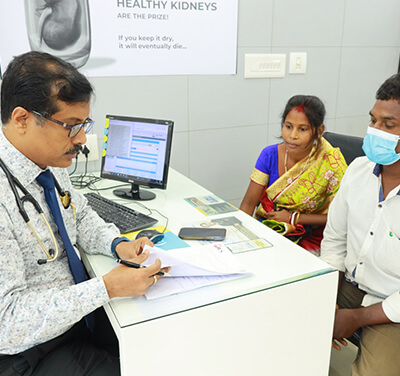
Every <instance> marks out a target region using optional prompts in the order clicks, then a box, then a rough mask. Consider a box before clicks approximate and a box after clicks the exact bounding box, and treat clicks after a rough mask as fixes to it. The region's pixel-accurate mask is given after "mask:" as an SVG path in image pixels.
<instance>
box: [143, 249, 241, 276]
mask: <svg viewBox="0 0 400 376" xmlns="http://www.w3.org/2000/svg"><path fill="white" fill-rule="evenodd" d="M145 249H149V250H150V255H149V257H148V259H147V260H146V261H145V262H144V263H143V265H145V266H147V265H151V264H154V262H155V260H156V259H157V258H159V259H160V260H161V265H162V267H166V266H171V271H170V272H169V273H168V274H170V275H171V276H173V277H188V276H189V277H193V276H207V275H228V274H243V273H248V271H247V270H246V269H245V268H244V267H243V266H242V265H241V264H240V263H239V261H238V260H237V259H236V257H235V256H234V255H232V253H231V251H230V250H229V249H228V248H227V247H226V246H225V245H224V244H219V243H218V244H209V245H201V246H198V247H188V248H177V249H172V250H170V251H168V252H165V251H163V250H160V249H159V248H157V247H153V248H152V247H149V246H146V247H145Z"/></svg>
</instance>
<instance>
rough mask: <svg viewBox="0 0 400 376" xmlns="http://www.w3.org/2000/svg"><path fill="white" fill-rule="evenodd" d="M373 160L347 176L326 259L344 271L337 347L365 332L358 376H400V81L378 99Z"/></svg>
mask: <svg viewBox="0 0 400 376" xmlns="http://www.w3.org/2000/svg"><path fill="white" fill-rule="evenodd" d="M376 99H377V101H376V103H375V105H374V106H373V108H372V109H371V111H370V116H371V120H370V124H369V126H368V130H367V135H366V136H365V138H364V143H363V150H364V152H365V154H366V157H360V158H357V159H356V160H355V161H354V162H353V163H352V164H351V165H350V166H349V168H348V169H347V172H346V174H345V176H344V178H343V180H342V182H341V187H340V190H339V192H338V194H337V195H336V197H335V199H334V200H333V202H332V204H331V206H330V208H329V213H328V222H327V226H326V228H325V232H324V239H323V241H322V244H321V258H322V259H323V260H324V261H326V262H328V263H329V264H331V265H332V266H334V267H335V268H337V269H339V271H340V281H339V292H338V309H337V311H336V317H335V324H334V332H333V345H332V346H333V347H334V348H336V349H338V350H340V345H339V344H343V345H345V344H347V342H346V340H345V338H348V337H350V336H351V335H352V334H353V333H354V332H355V331H356V330H358V329H359V328H362V331H361V340H360V346H359V349H358V354H357V358H356V360H355V362H354V364H353V373H352V375H353V376H355V375H362V376H370V375H385V376H391V375H400V356H399V353H400V220H399V219H400V143H399V138H400V137H399V136H400V74H396V75H393V76H392V77H390V78H388V79H387V80H386V81H385V82H384V83H383V84H382V86H381V87H380V88H379V89H378V91H377V93H376Z"/></svg>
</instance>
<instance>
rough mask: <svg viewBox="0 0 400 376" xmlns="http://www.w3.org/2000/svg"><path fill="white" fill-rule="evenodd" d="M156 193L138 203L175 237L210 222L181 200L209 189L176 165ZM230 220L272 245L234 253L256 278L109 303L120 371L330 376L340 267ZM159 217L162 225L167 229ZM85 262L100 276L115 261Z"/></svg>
mask: <svg viewBox="0 0 400 376" xmlns="http://www.w3.org/2000/svg"><path fill="white" fill-rule="evenodd" d="M110 183H111V182H109V181H108V182H102V183H101V184H100V185H98V187H101V186H106V185H107V184H108V185H110ZM106 192H108V193H107V194H104V195H105V196H107V197H109V198H115V197H113V195H112V192H111V191H106ZM154 192H155V193H156V194H157V197H156V199H155V200H152V201H147V202H144V204H145V205H147V206H148V207H150V208H155V209H157V210H159V211H160V212H161V213H163V214H164V215H167V216H168V217H169V224H168V228H169V229H170V230H171V231H173V232H174V233H175V234H177V233H178V231H179V229H180V227H182V226H183V225H185V223H187V222H188V221H189V222H190V221H195V220H202V219H205V218H207V217H205V216H204V215H203V214H202V213H201V212H199V211H198V210H196V209H195V208H194V207H192V206H191V205H190V204H189V203H187V202H186V201H184V198H187V197H192V196H204V195H206V194H210V192H209V191H207V190H206V189H204V188H203V187H201V186H199V185H198V184H196V183H194V182H193V181H191V180H190V179H188V178H186V177H184V176H183V175H181V174H179V173H178V172H176V171H174V170H172V169H171V171H170V176H169V183H168V189H167V190H165V191H163V190H154ZM119 202H120V201H119ZM128 206H130V207H133V208H135V209H138V208H139V207H138V206H136V205H135V204H129V205H128ZM138 210H139V209H138ZM233 214H235V216H237V217H238V218H239V219H240V220H242V221H243V223H244V224H245V225H246V226H247V227H248V228H249V229H251V230H252V231H254V232H255V233H257V234H261V235H263V237H264V238H266V239H268V240H269V241H270V242H271V243H272V244H273V247H270V248H264V249H258V250H254V251H248V252H243V253H239V254H236V257H237V258H238V259H239V260H240V261H241V263H243V264H244V265H245V266H246V267H247V268H248V269H249V270H251V271H252V272H253V273H254V275H252V276H250V277H246V278H243V279H238V280H234V281H230V282H225V283H221V284H217V285H213V286H209V287H203V288H200V289H197V290H193V291H189V292H186V293H182V294H177V295H172V296H169V297H166V298H161V299H156V300H152V301H147V300H146V299H145V298H144V297H140V298H124V299H114V300H113V301H111V302H110V303H109V304H107V305H106V307H105V309H106V312H107V315H108V317H109V319H110V321H111V323H112V325H113V328H114V330H115V332H116V335H117V337H118V339H119V343H120V353H121V369H122V374H123V375H137V376H146V375H152V376H154V375H157V374H159V375H179V376H180V375H191V376H195V375H199V376H200V375H201V376H205V375H207V376H214V375H219V376H220V375H221V376H225V375H240V376H243V375H251V376H256V375H271V376H272V375H273V376H278V375H279V376H286V375H287V376H293V375H296V376H302V375H304V376H324V375H328V369H329V358H330V349H331V338H332V328H333V320H334V311H335V302H336V290H337V278H338V273H337V271H334V270H332V269H331V268H330V267H329V266H328V265H327V264H325V263H324V262H322V261H321V260H319V259H318V258H317V257H315V256H313V255H311V254H309V253H308V252H306V251H304V250H303V249H301V248H300V247H298V246H297V245H295V244H293V243H292V242H291V241H289V240H287V239H285V238H284V237H283V236H281V235H279V234H276V233H275V232H274V231H272V230H269V229H268V228H266V227H265V226H264V225H262V224H261V223H259V222H257V221H256V220H254V219H253V218H251V217H250V216H248V215H247V214H244V213H243V212H239V211H238V212H235V213H233ZM230 215H232V213H231V214H230ZM152 216H156V217H157V215H152ZM220 216H226V215H220ZM159 218H160V222H159V224H158V225H163V224H165V220H164V219H162V217H159ZM85 262H86V264H87V267H88V268H89V269H90V271H91V272H92V273H94V274H96V275H103V274H105V273H107V272H108V271H109V270H110V268H111V267H112V265H113V260H112V259H111V258H107V257H104V256H88V257H87V259H86V260H85Z"/></svg>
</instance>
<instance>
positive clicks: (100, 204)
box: [84, 193, 157, 234]
mask: <svg viewBox="0 0 400 376" xmlns="http://www.w3.org/2000/svg"><path fill="white" fill-rule="evenodd" d="M84 196H85V197H86V198H87V200H88V202H89V205H90V206H91V207H92V209H93V210H94V211H95V212H96V213H97V214H98V215H99V216H100V217H101V218H102V219H103V220H104V221H105V222H108V223H114V224H115V225H116V226H117V227H118V228H119V231H120V232H121V234H125V233H127V232H132V231H137V230H140V229H142V228H146V227H151V226H153V225H154V224H155V223H157V219H154V218H152V217H149V216H148V215H146V214H142V213H140V212H138V211H136V210H133V209H130V208H127V207H126V206H124V205H121V204H118V203H116V202H114V201H111V200H109V199H107V198H104V197H102V196H100V195H98V194H96V193H85V195H84Z"/></svg>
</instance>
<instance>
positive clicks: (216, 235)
mask: <svg viewBox="0 0 400 376" xmlns="http://www.w3.org/2000/svg"><path fill="white" fill-rule="evenodd" d="M178 236H179V237H180V238H181V239H186V240H224V239H225V236H226V229H224V228H202V227H182V228H181V230H180V231H179V234H178Z"/></svg>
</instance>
